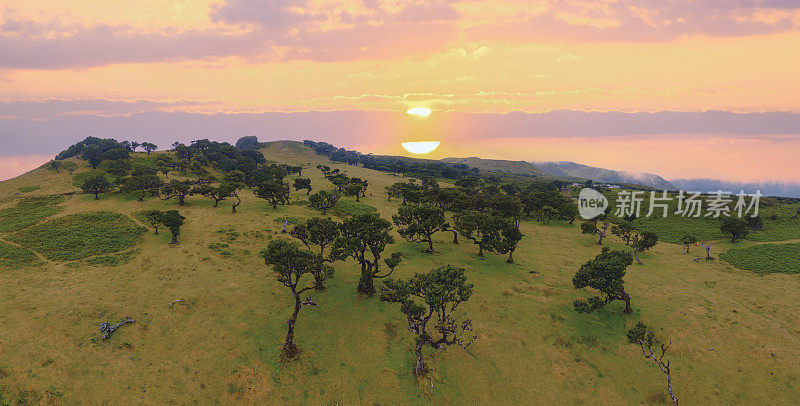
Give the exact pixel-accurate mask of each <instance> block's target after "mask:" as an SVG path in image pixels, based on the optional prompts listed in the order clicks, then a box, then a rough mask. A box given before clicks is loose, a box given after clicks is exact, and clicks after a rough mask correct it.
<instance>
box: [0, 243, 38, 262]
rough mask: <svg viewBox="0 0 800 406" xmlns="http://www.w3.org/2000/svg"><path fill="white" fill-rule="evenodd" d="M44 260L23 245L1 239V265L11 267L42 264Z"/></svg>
mask: <svg viewBox="0 0 800 406" xmlns="http://www.w3.org/2000/svg"><path fill="white" fill-rule="evenodd" d="M41 263H42V261H41V260H39V257H37V256H36V254H35V253H34V252H33V251H31V250H29V249H27V248H22V247H17V246H16V245H11V244H8V243H4V242H2V241H0V265H2V266H7V267H11V268H20V267H24V266H37V265H41Z"/></svg>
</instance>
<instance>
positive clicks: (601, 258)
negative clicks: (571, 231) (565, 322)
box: [572, 248, 633, 314]
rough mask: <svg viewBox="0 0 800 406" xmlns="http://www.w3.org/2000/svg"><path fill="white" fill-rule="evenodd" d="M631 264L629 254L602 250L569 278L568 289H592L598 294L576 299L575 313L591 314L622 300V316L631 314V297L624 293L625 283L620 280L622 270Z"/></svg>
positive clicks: (623, 273) (623, 272)
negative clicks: (623, 305) (570, 283)
mask: <svg viewBox="0 0 800 406" xmlns="http://www.w3.org/2000/svg"><path fill="white" fill-rule="evenodd" d="M632 263H633V256H632V255H631V254H630V253H629V252H625V251H611V250H609V249H608V248H603V251H602V252H601V253H600V254H599V255H598V256H597V257H596V258H595V259H592V260H590V261H589V262H587V263H585V264H583V265H581V267H580V269H578V272H577V273H576V274H575V276H574V277H573V278H572V286H574V287H575V289H583V288H586V287H588V288H592V289H596V290H598V291H599V292H600V295H599V296H593V297H590V298H589V299H588V300H582V299H578V300H576V301H575V303H574V305H575V310H577V311H578V312H581V313H592V312H593V311H595V310H597V309H599V308H601V307H603V306H605V305H607V304H609V303H611V302H613V301H614V300H622V301H624V302H625V313H626V314H630V313H632V312H633V309H631V297H630V295H628V293H627V292H625V281H624V280H623V279H622V278H623V277H625V270H626V269H627V268H628V266H630V265H631V264H632Z"/></svg>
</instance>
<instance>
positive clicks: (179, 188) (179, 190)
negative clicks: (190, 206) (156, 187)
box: [161, 179, 194, 206]
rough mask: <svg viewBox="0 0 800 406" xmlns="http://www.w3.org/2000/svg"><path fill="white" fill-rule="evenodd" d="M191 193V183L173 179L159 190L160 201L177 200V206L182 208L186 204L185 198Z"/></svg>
mask: <svg viewBox="0 0 800 406" xmlns="http://www.w3.org/2000/svg"><path fill="white" fill-rule="evenodd" d="M193 193H194V191H193V189H192V184H191V182H189V181H186V180H175V179H173V180H171V181H170V182H169V183H167V184H166V185H164V187H162V188H161V194H162V196H161V200H169V199H172V198H175V199H177V200H178V206H183V205H184V204H186V196H189V195H191V194H193Z"/></svg>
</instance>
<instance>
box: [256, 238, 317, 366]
mask: <svg viewBox="0 0 800 406" xmlns="http://www.w3.org/2000/svg"><path fill="white" fill-rule="evenodd" d="M261 256H262V257H263V258H264V262H265V263H266V264H267V265H272V269H273V271H275V276H276V277H277V279H278V282H280V283H281V284H283V286H286V287H287V288H289V290H291V292H292V296H293V297H294V309H293V310H292V314H291V316H289V319H288V320H287V321H286V325H287V326H288V331H287V333H286V341H285V342H284V343H283V355H284V356H285V357H286V358H288V359H291V358H294V357H296V356H297V355H298V354H299V353H300V349H299V348H298V347H297V344H296V343H295V341H294V330H295V324H296V323H297V315H298V314H299V313H300V309H302V308H303V306H318V304H317V302H315V301H314V300H312V299H311V298H310V297H307V298H306V299H305V300H303V299H302V298H301V295H302V294H303V293H304V292H307V291H309V290H312V289H314V288H315V286H316V283H315V282H314V281H313V280H311V281H309V282H303V279H305V278H303V276H304V275H306V274H309V275H313V274H314V269H315V266H316V263H317V261H316V259H315V258H314V257H315V255H314V254H312V253H311V252H310V251H305V250H301V249H300V248H299V247H298V246H297V244H295V243H293V242H290V241H286V240H283V239H278V240H273V241H270V243H269V244H268V245H267V248H266V249H265V250H263V251H261Z"/></svg>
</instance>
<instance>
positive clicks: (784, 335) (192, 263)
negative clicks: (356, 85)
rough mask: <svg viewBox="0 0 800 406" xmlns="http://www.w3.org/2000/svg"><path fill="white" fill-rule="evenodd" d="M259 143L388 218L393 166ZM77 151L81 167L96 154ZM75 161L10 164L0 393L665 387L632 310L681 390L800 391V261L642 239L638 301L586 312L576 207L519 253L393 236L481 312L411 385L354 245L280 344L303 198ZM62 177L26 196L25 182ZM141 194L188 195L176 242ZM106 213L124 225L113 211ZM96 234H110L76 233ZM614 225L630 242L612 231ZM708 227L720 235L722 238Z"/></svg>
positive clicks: (502, 399) (695, 395)
mask: <svg viewBox="0 0 800 406" xmlns="http://www.w3.org/2000/svg"><path fill="white" fill-rule="evenodd" d="M262 152H263V153H264V155H265V156H266V157H267V159H268V160H271V161H275V162H281V163H287V164H294V165H297V164H303V165H306V166H308V168H307V169H306V170H305V171H304V172H303V176H306V177H310V178H311V179H312V185H313V187H314V189H315V190H319V189H323V188H328V187H329V185H328V183H327V182H326V181H325V180H324V179H323V178H322V176H321V174H320V172H319V171H317V170H316V169H314V167H315V166H316V165H317V164H326V165H330V166H332V167H334V168H339V169H341V170H343V171H347V173H348V175H350V176H357V177H361V178H364V179H367V180H368V181H369V188H368V190H367V197H365V198H362V199H361V201H362V202H361V204H360V205H355V204H354V202H353V200H354V199H353V198H351V197H346V198H343V200H342V203H341V207H340V208H339V210H338V213H339V214H340V215H346V214H347V213H350V212H360V211H364V210H367V211H370V210H372V209H369V207H373V208H374V209H375V210H376V211H377V212H378V213H380V215H381V216H382V217H384V218H391V215H392V214H394V213H396V212H397V208H398V204H399V202H397V200H398V199H392V201H391V202H388V201H387V197H386V190H385V187H386V186H388V185H390V184H392V183H394V182H396V181H398V180H399V178H398V177H396V176H391V175H390V174H388V173H383V172H375V171H371V170H366V169H363V168H359V167H354V166H348V165H342V164H336V163H332V162H330V161H328V160H327V158H323V157H321V156H319V155H315V154H314V153H313V152H312V151H311V150H309V149H307V148H305V147H303V146H302V145H301V144H299V143H290V142H276V143H271V144H269V145H268V146H267V147H266V148H264V149H263V150H262ZM137 155H141V154H137ZM75 162H77V164H78V165H79V169H78V170H76V173H80V172H84V171H87V170H88V168H87V167H86V164H85V162H83V161H75ZM73 176H75V175H71V174H69V173H67V172H66V171H62V173H60V174H59V173H56V172H54V171H51V170H49V169H45V168H40V169H37V170H35V171H32V172H30V173H27V174H25V175H22V176H20V177H18V178H15V179H12V180H9V181H6V182H2V183H0V224H14V225H13V226H9V227H6V228H3V229H0V286H3V289H0V309H3V311H2V312H0V326H3V327H4V328H2V329H0V394H2V400H0V404H4V403H8V404H16V403H24V402H28V403H49V402H52V403H56V404H60V403H64V404H80V403H88V404H97V403H101V402H105V403H111V404H120V403H122V404H130V403H145V404H152V403H158V404H163V403H178V404H191V403H199V404H208V403H219V404H231V403H244V404H428V403H434V404H531V403H534V404H642V403H643V404H658V403H663V401H664V399H665V382H664V378H663V375H661V374H660V372H659V371H658V370H657V368H655V367H654V366H653V365H652V364H650V363H649V362H648V361H647V360H645V359H644V358H642V355H641V352H640V350H639V348H638V347H636V346H634V345H632V344H628V343H627V340H626V338H625V332H626V330H627V329H628V328H630V327H632V326H633V325H634V324H635V323H636V322H637V321H639V320H642V321H645V322H647V323H648V324H649V325H651V326H653V327H655V328H656V330H657V331H658V333H659V334H660V335H662V336H663V337H665V338H666V339H668V340H671V341H672V347H670V348H671V350H670V354H671V355H670V359H671V363H672V368H673V385H674V388H675V393H676V394H677V395H678V397H679V399H681V402H682V404H756V403H763V402H764V401H765V399H769V403H772V404H792V403H795V402H796V400H797V393H798V387H800V382H799V381H798V378H799V377H800V365H798V364H797V362H796V359H797V358H798V357H800V345H798V344H800V341H799V340H798V338H800V314H798V312H797V311H796V309H795V307H794V305H793V304H794V303H796V302H797V301H798V300H800V282H798V279H797V275H791V274H783V273H772V274H766V275H764V274H759V273H754V272H751V271H746V270H741V269H737V268H735V267H733V266H731V265H729V264H728V263H726V262H725V261H720V260H717V261H710V262H705V261H703V262H694V261H692V259H694V258H695V257H696V256H699V255H701V254H703V253H704V252H702V253H701V252H700V251H701V248H699V247H698V248H692V253H691V254H689V255H687V254H685V253H684V251H683V247H682V246H680V245H673V244H669V243H660V244H659V245H657V246H656V247H655V248H654V249H653V250H652V251H649V252H647V253H646V254H644V255H641V257H642V260H643V261H644V262H645V265H642V266H636V265H634V266H631V267H630V268H629V271H628V274H627V276H626V289H627V291H628V292H629V293H630V294H631V296H632V298H633V300H632V305H633V308H634V313H633V314H631V315H623V314H622V308H623V306H622V304H620V303H614V304H611V305H608V306H606V307H605V308H603V309H601V310H599V311H598V312H596V313H594V314H590V315H586V314H579V313H576V312H575V310H574V309H573V305H572V302H573V301H574V300H575V299H577V298H585V297H588V296H589V295H590V292H588V291H585V292H584V291H577V290H575V289H574V288H573V287H572V283H571V281H572V276H573V275H574V274H575V271H576V270H577V269H578V268H579V267H580V265H581V264H583V263H584V262H586V261H587V260H589V259H590V258H593V257H594V256H595V255H597V253H599V251H600V247H599V246H598V245H596V243H595V240H596V238H595V237H593V236H587V235H582V234H581V233H580V231H579V227H578V225H577V222H576V224H575V225H569V224H566V223H562V222H556V221H554V222H552V223H551V225H549V226H544V225H541V224H539V223H536V222H534V221H524V222H523V223H522V225H521V227H522V231H523V233H524V234H525V238H524V239H523V240H522V242H521V243H520V246H519V248H518V249H517V251H516V253H515V259H516V260H517V263H516V264H514V265H509V264H506V263H505V262H504V259H505V257H504V256H497V255H488V256H487V259H486V260H485V261H481V260H479V259H478V258H477V256H476V255H475V254H476V252H477V249H476V247H475V246H473V245H472V244H469V243H468V242H467V241H466V240H463V239H462V241H461V244H459V245H454V244H452V243H451V240H452V234H449V233H448V234H437V235H436V236H435V239H434V243H435V244H436V249H437V251H439V253H437V254H425V253H423V252H422V250H423V249H424V247H423V246H422V245H420V244H412V243H407V242H405V241H404V240H402V239H401V238H399V236H396V238H397V243H396V244H394V245H393V246H390V247H389V249H387V252H393V251H395V250H399V251H402V252H403V253H404V254H405V259H404V262H403V263H402V264H401V265H400V266H399V267H398V268H397V270H396V272H395V274H396V276H397V277H408V276H410V275H412V274H413V273H415V272H420V271H425V270H428V269H431V268H433V267H436V266H440V265H443V264H447V263H451V264H454V265H458V266H463V267H465V268H466V269H467V277H468V278H469V280H470V282H472V283H474V284H475V294H474V296H473V297H472V299H471V300H470V301H468V302H466V303H464V304H463V305H462V306H461V307H459V311H460V312H462V313H463V314H465V315H468V317H470V318H471V319H472V320H473V325H474V328H475V331H476V333H477V334H478V339H477V340H476V341H475V343H474V344H473V345H471V346H470V347H468V348H467V349H466V350H462V349H460V348H457V347H450V348H448V349H447V350H446V351H444V352H437V353H435V354H432V355H431V359H430V367H431V368H432V369H433V371H432V374H431V377H432V379H431V381H430V382H427V381H425V382H426V383H425V385H423V386H418V383H417V380H416V379H415V377H414V376H413V375H412V373H411V355H412V347H413V341H412V340H413V337H412V335H411V333H409V332H408V331H407V330H406V322H405V319H404V318H403V317H402V315H401V313H400V312H399V311H398V306H397V305H394V304H388V303H382V302H381V301H380V300H378V298H377V297H374V298H367V297H363V296H360V295H358V294H356V285H357V283H358V277H359V273H360V271H359V269H358V265H357V264H356V263H355V262H353V261H352V260H349V261H347V262H337V263H335V264H334V266H335V268H336V274H335V278H334V279H333V280H331V281H330V283H329V284H328V286H329V289H328V290H327V291H325V292H322V293H317V294H315V295H314V296H315V299H316V300H317V302H318V303H319V304H320V307H318V308H313V307H311V308H305V309H303V311H302V312H301V314H300V317H299V320H298V326H297V337H296V338H297V342H298V345H299V346H300V347H301V348H302V350H303V352H302V354H301V356H300V358H299V359H297V360H296V361H293V362H281V361H280V360H279V353H280V349H281V345H282V344H283V339H284V336H285V334H286V318H287V317H288V316H289V313H290V311H291V295H290V293H289V292H288V290H287V289H286V288H285V287H283V286H282V285H280V284H279V283H278V282H277V281H276V280H275V277H274V275H273V273H272V272H271V270H270V269H269V268H268V267H266V266H264V263H263V260H262V259H261V258H259V257H258V256H257V253H258V252H259V250H261V249H262V248H264V247H265V246H266V244H267V243H268V242H269V241H270V240H272V239H275V238H289V237H288V236H286V235H284V234H281V233H280V229H281V227H282V226H283V221H284V220H283V219H284V218H287V219H293V220H292V221H297V220H300V219H305V218H309V217H313V216H318V215H319V214H318V212H315V211H312V210H310V209H309V208H307V207H305V206H303V205H286V206H279V207H278V209H275V210H273V209H272V208H271V207H269V206H268V205H267V204H266V203H265V202H264V201H263V200H259V199H257V198H255V197H254V196H253V195H252V193H251V192H247V191H245V192H243V193H242V194H241V196H242V199H243V203H242V205H241V206H240V207H239V209H238V213H236V214H233V213H231V210H230V205H231V203H230V201H223V202H221V203H220V206H219V207H218V208H216V209H215V208H213V201H211V200H210V199H206V198H203V197H202V196H192V197H189V198H188V199H187V202H188V205H187V206H184V207H181V208H178V206H177V205H176V204H175V202H174V201H166V202H165V201H160V200H158V199H155V198H151V197H148V198H147V199H146V200H145V201H144V202H141V203H140V202H137V201H136V200H135V199H133V198H126V197H121V196H115V195H105V196H103V197H102V198H101V200H98V201H95V200H94V197H93V196H87V195H84V194H79V193H76V192H79V190H78V189H77V188H76V187H75V186H74V185H73V182H72V177H73ZM170 176H173V175H170ZM22 189H25V190H27V191H26V192H23V191H22ZM73 193H75V194H73ZM57 194H58V195H62V196H61V197H60V198H58V199H55V200H48V201H47V203H46V204H44V205H39V206H35V207H36V208H35V209H33V208H32V209H30V210H28V209H25V210H20V208H21V207H24V206H25V205H29V204H31V203H30V200H29V198H30V197H36V196H50V195H57ZM305 199H306V195H305V192H304V191H301V192H300V193H296V192H292V200H293V201H300V200H305ZM364 206H366V207H364ZM42 207H45V208H42ZM147 209H161V210H168V209H179V210H180V212H181V214H183V215H184V216H185V217H186V218H187V220H186V224H185V225H184V226H183V228H182V232H181V236H180V243H179V244H177V245H169V244H168V242H169V238H170V237H169V233H168V232H166V231H163V230H162V232H161V233H160V234H159V235H154V234H153V232H152V230H149V231H147V232H146V233H145V234H140V233H138V232H137V230H138V229H139V227H140V226H143V224H142V223H141V220H140V218H141V217H140V216H139V215H137V213H140V212H141V211H142V210H147ZM108 213H116V214H118V216H116V215H113V214H108ZM98 216H111V217H113V218H111V217H109V218H108V219H106V220H101V219H98ZM76 219H83V220H86V223H85V224H91V225H95V226H96V227H88V228H87V227H85V225H84V226H81V227H80V229H79V230H76V229H70V230H72V231H71V232H72V233H74V234H75V235H77V237H75V238H77V240H76V241H72V242H71V243H68V244H61V245H60V246H61V247H65V246H66V247H76V248H75V250H74V252H71V254H70V255H55V254H53V252H58V251H53V250H50V249H49V248H48V247H50V246H52V245H54V244H55V243H56V242H57V241H55V240H58V238H55V237H54V238H49V239H47V241H41V240H42V238H41V237H42V236H44V235H45V234H44V230H41V229H42V228H43V227H50V226H53V225H57V226H58V227H60V228H58V229H60V230H66V229H67V228H69V227H77V225H76V222H75V220H76ZM108 221H114V222H116V223H114V224H117V225H116V226H115V227H113V228H114V229H116V230H117V231H113V232H112V231H109V230H108V227H105V226H104V225H108V224H110V223H109V222H108ZM45 225H47V226H45ZM52 229H55V228H51V230H52ZM109 233H110V234H109ZM37 237H39V238H37ZM92 239H94V240H96V241H97V240H98V239H100V240H102V241H105V243H104V245H102V246H103V247H106V249H101V250H97V251H95V252H89V251H88V250H84V249H78V248H79V247H81V243H83V242H86V241H90V240H92ZM37 241H38V242H37ZM607 241H608V245H611V246H613V247H618V248H622V247H624V244H622V245H621V244H620V242H619V239H617V238H615V237H609V238H607ZM95 245H96V244H92V246H95ZM716 246H717V247H719V248H715V251H714V252H715V254H716V253H717V252H719V251H718V250H719V249H722V250H727V249H729V248H731V244H727V243H724V242H720V243H718V244H717V245H716ZM531 271H535V273H531ZM378 284H380V282H378ZM126 315H127V316H130V317H131V318H133V319H135V320H136V323H134V324H131V325H126V326H123V327H121V328H120V329H119V330H118V331H117V332H115V333H114V335H113V336H112V338H111V339H110V340H108V341H100V340H99V337H100V331H99V330H98V327H99V325H100V324H101V323H103V322H107V321H108V322H111V323H112V324H114V323H116V322H118V321H121V320H122V319H124V317H125V316H126Z"/></svg>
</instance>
